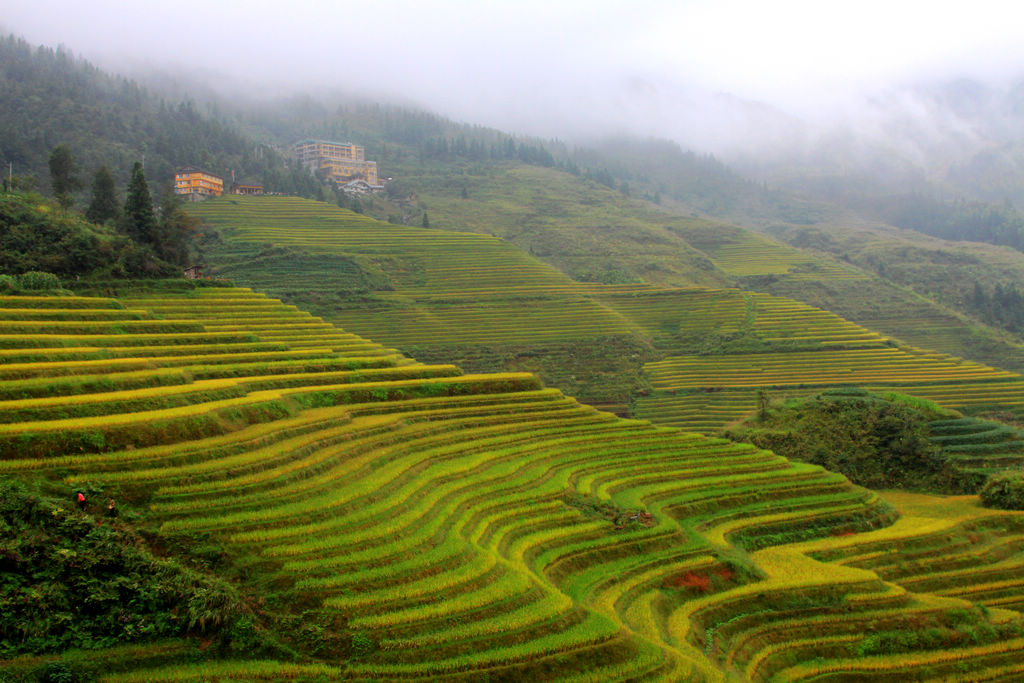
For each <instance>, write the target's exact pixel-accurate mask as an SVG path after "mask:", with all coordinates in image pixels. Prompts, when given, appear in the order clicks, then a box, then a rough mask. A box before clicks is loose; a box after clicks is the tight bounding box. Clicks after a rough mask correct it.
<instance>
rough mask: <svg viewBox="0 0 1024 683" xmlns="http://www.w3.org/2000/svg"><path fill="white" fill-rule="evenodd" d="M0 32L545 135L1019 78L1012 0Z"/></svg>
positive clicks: (595, 8)
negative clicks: (949, 81) (382, 100)
mask: <svg viewBox="0 0 1024 683" xmlns="http://www.w3.org/2000/svg"><path fill="white" fill-rule="evenodd" d="M0 27H2V28H3V30H5V31H7V32H12V33H15V34H18V35H21V36H23V37H25V38H26V39H27V40H29V41H30V42H33V43H42V44H47V45H51V46H56V45H58V44H64V45H66V46H67V47H68V48H70V49H71V50H72V51H74V52H75V53H77V54H80V55H82V56H84V57H85V58H87V59H89V60H90V61H93V62H95V63H98V64H100V65H101V66H104V67H107V68H114V69H117V68H118V67H119V66H120V67H123V70H125V71H135V70H137V68H138V67H140V66H147V65H150V66H156V67H159V68H162V69H165V68H175V69H178V68H182V72H181V73H183V74H184V75H185V79H184V80H187V77H188V74H189V73H195V74H200V73H202V74H203V75H204V76H209V75H210V74H215V75H222V76H224V77H226V78H227V79H228V80H231V81H235V82H241V81H242V80H243V79H245V80H248V81H249V82H250V83H259V84H260V85H261V86H262V87H261V88H260V90H261V91H263V92H279V91H282V90H284V89H295V90H311V89H313V88H323V87H331V88H332V89H336V90H349V91H357V92H366V91H370V92H378V93H395V94H398V95H401V96H403V97H405V98H406V99H409V100H413V101H416V102H419V103H422V104H423V105H425V106H428V107H431V108H433V109H435V110H438V111H441V112H442V113H445V114H448V115H451V116H454V117H455V118H458V119H460V120H466V121H470V122H478V123H484V124H488V125H497V126H501V127H506V128H513V129H519V130H523V129H526V132H535V133H540V134H565V132H564V129H566V128H569V129H571V128H572V126H573V125H580V126H584V127H586V126H594V125H597V122H598V121H599V120H607V121H608V122H610V124H611V125H617V126H628V119H629V116H630V115H631V114H630V106H631V104H630V102H631V101H632V100H633V99H634V96H637V95H642V94H645V93H646V94H648V95H650V94H651V93H657V94H658V97H657V99H658V100H659V102H660V103H661V104H660V105H659V106H660V107H662V111H661V115H669V114H668V112H667V110H665V107H666V106H667V105H665V102H666V101H671V102H672V103H673V104H672V105H671V106H669V107H668V109H671V107H674V106H677V105H678V103H680V102H684V103H685V102H686V101H687V98H688V97H691V98H692V97H696V95H694V93H696V92H708V91H710V92H728V93H731V94H735V95H737V96H739V97H742V98H747V99H754V100H761V101H765V102H769V103H771V104H773V105H776V106H780V107H782V108H784V109H787V108H788V109H791V110H794V111H796V110H799V109H800V108H801V107H803V108H805V109H806V108H807V107H809V106H812V105H813V106H818V105H821V104H822V103H827V102H828V101H829V100H830V99H832V98H836V97H840V96H842V95H843V94H846V93H848V92H849V91H850V90H851V89H859V88H874V87H883V86H886V85H890V84H893V83H897V82H904V81H908V80H911V79H917V78H931V77H939V76H946V75H948V76H961V75H968V76H982V77H989V78H997V79H1004V78H1009V77H1016V76H1019V75H1021V74H1024V2H1020V0H971V1H970V2H967V1H965V0H956V1H950V0H858V1H857V2H850V1H849V0H844V1H843V2H838V1H832V0H676V1H674V2H673V1H667V0H665V1H663V0H632V1H611V0H587V1H584V0H493V1H490V2H487V1H483V0H447V1H438V0H419V1H416V0H372V1H367V2H353V1H351V0H285V1H281V0H274V1H271V0H247V1H245V2H238V1H236V0H214V1H213V2H210V1H209V0H207V1H206V2H196V1H195V0H176V1H175V2H155V1H153V0H132V1H131V2H124V1H115V0H89V1H88V2H81V1H80V0H74V1H67V0H17V1H15V0H0ZM667 91H671V93H672V96H671V97H669V98H667V99H666V97H665V93H666V92H667ZM517 122H518V128H517ZM546 127H547V128H550V129H551V130H545V128H546ZM560 129H561V131H562V132H560Z"/></svg>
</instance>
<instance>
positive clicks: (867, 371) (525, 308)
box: [0, 197, 1024, 433]
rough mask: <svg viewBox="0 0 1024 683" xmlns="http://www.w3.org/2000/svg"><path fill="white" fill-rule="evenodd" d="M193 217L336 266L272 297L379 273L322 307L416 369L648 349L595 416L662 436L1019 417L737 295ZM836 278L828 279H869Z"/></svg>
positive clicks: (314, 206)
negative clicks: (417, 364)
mask: <svg viewBox="0 0 1024 683" xmlns="http://www.w3.org/2000/svg"><path fill="white" fill-rule="evenodd" d="M198 210H199V211H200V212H201V213H202V215H203V216H204V217H205V218H206V219H207V220H210V221H212V222H214V223H215V224H216V225H217V226H218V227H220V228H221V229H223V230H225V231H227V232H228V233H230V234H231V240H232V242H231V243H232V244H247V245H250V246H249V247H247V248H252V247H251V245H256V244H263V243H272V244H275V245H279V246H282V247H294V248H297V249H302V250H305V252H308V253H311V254H313V257H312V258H314V259H322V258H328V257H330V258H334V259H335V261H333V262H334V263H337V264H341V265H342V266H345V267H341V268H337V269H332V268H331V267H329V266H330V263H328V262H324V263H323V264H320V265H316V264H312V265H310V264H305V262H303V261H300V262H298V263H297V264H292V265H293V267H292V268H291V270H290V271H282V272H281V273H280V274H279V277H278V278H277V279H278V280H279V282H278V283H277V284H274V277H270V275H273V273H270V275H268V273H263V272H262V271H260V269H259V268H253V270H254V271H255V272H257V273H258V274H259V273H262V274H259V275H258V277H257V278H256V279H257V280H258V281H259V282H263V283H264V284H266V285H267V286H268V287H269V290H268V291H270V292H271V293H273V292H275V291H279V292H282V293H288V292H289V291H291V292H294V291H301V290H303V289H308V290H310V291H317V292H326V293H327V294H329V290H330V287H331V286H332V284H331V283H332V282H334V281H333V280H332V279H331V278H333V277H337V278H340V280H339V281H338V286H339V287H342V284H343V283H342V282H341V281H342V280H345V281H347V280H346V278H348V277H349V275H348V274H347V271H346V268H347V267H349V266H351V267H353V268H355V267H356V266H355V265H353V264H356V263H357V262H358V263H361V264H362V266H360V267H365V268H370V266H367V265H366V264H367V263H372V264H373V265H372V267H373V268H378V269H379V270H380V271H381V272H386V273H388V276H389V278H390V282H391V288H390V289H376V290H373V291H371V292H364V293H362V294H359V295H357V296H354V297H353V298H351V299H348V300H344V301H339V302H338V303H337V304H334V305H331V306H325V308H324V315H325V317H329V319H330V321H331V322H332V323H336V324H339V325H341V326H342V327H344V328H345V329H347V330H351V331H353V332H354V333H356V334H359V335H360V336H362V337H366V338H372V339H376V340H380V341H381V342H383V343H385V344H386V345H388V346H390V347H394V348H396V349H399V350H403V351H406V352H407V354H409V355H419V356H422V357H430V358H448V357H449V356H448V353H449V352H450V353H451V354H452V357H454V360H455V362H457V363H463V364H465V365H466V366H467V367H477V368H480V367H482V366H485V367H490V364H496V363H501V362H503V359H504V360H505V361H506V362H508V363H509V367H528V368H531V369H535V370H538V371H539V369H538V368H537V366H536V364H535V363H533V362H532V361H531V359H530V355H531V353H532V354H534V355H535V354H537V353H541V354H545V355H548V356H552V357H557V358H561V359H562V365H565V366H567V367H569V366H571V365H572V363H573V362H574V357H575V356H580V355H581V351H580V350H581V349H586V348H587V347H588V346H598V345H600V344H602V343H605V340H608V339H611V338H614V339H619V340H629V343H631V344H634V345H635V346H644V347H646V348H653V349H654V353H653V354H651V355H649V356H646V357H645V358H644V360H646V359H647V358H650V357H657V355H659V354H660V355H663V356H664V358H663V359H660V360H656V361H653V362H650V363H648V364H646V366H644V372H645V373H646V376H647V378H648V379H649V384H650V387H652V388H653V391H651V392H649V395H640V396H636V397H635V400H634V402H633V405H632V406H629V405H627V398H624V397H622V396H620V395H619V394H622V393H623V392H622V391H617V392H616V391H611V390H606V391H605V394H606V395H607V396H608V398H606V399H604V400H603V401H602V400H601V399H598V401H595V402H601V403H602V405H613V404H614V405H617V406H618V407H617V410H619V411H622V412H627V411H630V410H632V414H633V415H635V416H637V417H642V418H645V419H651V420H654V421H657V422H659V423H661V424H666V425H670V426H676V427H680V428H684V429H691V430H697V431H700V432H703V433H714V432H716V431H717V430H719V429H721V428H722V427H723V426H725V425H727V424H729V423H730V422H733V421H735V420H738V419H741V418H742V417H744V416H745V415H746V414H748V413H749V412H751V411H752V410H754V409H755V408H756V407H757V396H758V392H759V390H762V389H763V390H766V391H767V392H768V393H769V396H770V397H771V398H773V399H778V398H784V397H788V396H801V395H806V394H809V393H813V392H814V391H816V390H820V389H823V388H827V387H830V386H844V385H852V384H856V385H861V386H868V387H873V388H888V389H893V388H895V389H897V390H899V391H901V392H903V393H908V394H912V395H917V396H922V397H925V398H930V399H933V400H935V401H937V402H939V403H940V404H942V405H944V406H947V407H951V408H957V409H962V410H965V411H968V412H970V413H972V414H983V413H992V412H995V411H1009V412H1010V413H1012V414H1014V415H1017V416H1021V415H1024V393H1022V391H1021V388H1022V384H1021V382H1020V378H1019V376H1018V375H1016V374H1015V373H1010V372H1005V371H1001V370H998V369H997V368H993V367H988V366H984V365H980V364H977V363H971V362H968V361H964V360H961V359H958V358H955V357H953V356H949V355H943V354H933V353H929V352H926V351H922V350H919V349H915V348H912V347H907V346H903V345H900V344H899V343H897V342H896V341H894V340H893V339H891V338H889V337H887V336H885V335H883V334H879V333H877V332H874V331H872V330H869V329H867V328H864V327H861V326H859V325H857V324H854V323H851V322H850V321H848V320H844V319H843V318H841V317H839V316H836V315H834V314H832V313H829V312H827V311H823V310H821V309H818V308H814V307H812V306H808V305H806V304H802V303H799V302H796V301H793V300H791V299H786V298H783V297H776V296H771V295H767V294H760V293H753V292H744V291H741V290H738V289H707V288H700V287H692V288H671V287H656V286H651V285H644V284H635V285H596V284H583V283H576V282H573V281H571V280H569V279H568V278H567V277H565V276H564V275H562V274H561V273H558V272H557V271H555V270H554V269H552V268H550V267H548V266H547V265H545V264H543V263H541V262H540V261H538V260H536V259H534V258H533V257H531V256H530V255H528V254H526V253H524V252H523V251H521V250H519V249H517V248H516V247H514V246H513V245H511V244H510V243H507V242H504V241H502V240H499V239H496V238H493V237H489V236H485V235H474V234H471V233H464V232H446V231H441V230H427V229H422V228H412V227H408V226H397V225H391V224H386V223H380V222H378V221H373V220H371V219H368V218H365V217H362V216H358V215H355V214H352V213H349V212H345V211H342V210H339V209H337V208H335V207H332V206H330V205H327V204H323V203H317V202H309V201H306V200H300V199H288V198H274V197H263V198H258V197H257V198H237V199H228V200H224V201H219V202H208V203H204V204H203V205H202V206H201V207H200V208H199V209H198ZM705 251H707V252H708V253H709V254H711V255H713V256H714V257H715V258H716V259H721V263H720V264H719V265H722V267H726V268H727V269H728V268H733V269H734V270H736V274H741V275H755V274H761V275H764V274H771V273H776V272H777V273H789V275H787V277H798V276H800V272H798V271H801V272H802V271H807V273H812V272H813V273H814V277H816V278H819V279H820V278H821V277H825V276H826V275H828V273H826V272H825V271H828V268H826V266H825V265H822V264H823V263H825V262H824V261H822V262H821V263H818V261H815V260H814V259H811V257H808V256H807V255H806V254H805V253H804V252H800V251H798V250H794V249H792V248H790V247H786V246H784V245H780V244H777V243H775V242H772V241H771V240H768V239H767V238H764V237H761V236H757V235H754V234H752V233H745V232H743V231H737V233H736V235H735V236H734V238H733V239H730V240H728V241H724V242H721V243H709V244H708V245H705ZM755 255H756V258H754V256H755ZM359 259H363V261H359ZM730 259H731V260H730ZM800 259H803V261H801V260H800ZM808 259H810V260H808ZM280 263H281V264H282V266H283V264H285V263H287V258H285V259H282V260H281V261H280ZM303 264H305V265H303ZM723 264H724V265H723ZM730 264H731V265H730ZM744 264H748V265H744ZM749 264H760V265H757V267H758V268H761V269H762V270H761V271H758V272H757V273H754V272H750V273H747V272H742V273H741V272H740V271H741V270H743V268H752V267H754V266H752V265H749ZM764 264H767V265H764ZM307 266H308V267H309V268H310V269H309V270H306V267H307ZM835 268H836V269H838V270H837V271H836V273H833V274H834V275H835V277H836V278H840V279H842V278H848V277H854V278H857V277H862V276H861V275H860V274H859V273H858V272H857V271H853V270H848V269H845V267H843V266H840V265H836V266H835ZM737 269H738V270H737ZM765 269H767V270H765ZM275 272H276V271H275ZM829 272H831V271H829ZM829 277H831V276H829ZM260 278H263V279H262V280H260ZM826 279H827V278H826ZM283 283H288V284H287V285H285V284H283ZM284 290H287V291H284ZM327 294H325V296H326V295H327ZM317 296H319V294H318V295H317ZM315 299H316V297H312V298H310V299H309V300H310V301H314V300H315ZM302 300H305V299H302ZM222 329H223V328H222ZM223 331H224V332H228V331H230V330H228V329H223ZM0 345H2V343H0ZM513 347H515V348H513ZM702 347H704V348H702ZM509 349H512V350H511V351H510V350H509ZM517 354H522V357H518V356H517ZM508 358H512V360H511V361H508ZM642 362H643V361H642V360H638V361H636V367H635V368H633V369H632V373H633V375H634V376H637V377H639V376H640V364H641V363H642ZM571 374H572V371H567V372H566V373H565V375H566V376H564V377H563V376H560V375H556V374H553V373H551V374H549V375H546V376H550V377H552V379H553V380H557V381H558V382H559V385H560V386H572V387H574V389H575V390H579V391H586V389H587V387H588V382H589V386H596V383H597V382H600V381H602V380H603V378H601V377H588V378H587V379H586V380H583V381H581V382H576V381H575V379H574V378H573V377H570V376H569V375H571ZM628 381H629V382H633V381H634V380H633V379H630V380H628ZM625 383H627V382H624V384H625ZM642 385H643V383H642V381H636V386H642ZM630 386H633V385H630ZM613 395H614V398H612V396H613ZM591 400H594V399H593V398H591Z"/></svg>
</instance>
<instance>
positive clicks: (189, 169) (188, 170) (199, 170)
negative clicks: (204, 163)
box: [175, 166, 223, 180]
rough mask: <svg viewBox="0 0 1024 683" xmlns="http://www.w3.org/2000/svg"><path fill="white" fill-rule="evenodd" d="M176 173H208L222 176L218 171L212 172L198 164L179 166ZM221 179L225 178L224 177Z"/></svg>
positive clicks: (216, 176)
mask: <svg viewBox="0 0 1024 683" xmlns="http://www.w3.org/2000/svg"><path fill="white" fill-rule="evenodd" d="M175 173H205V174H206V175H212V176H213V177H214V178H220V176H219V175H217V174H216V173H211V172H210V171H207V170H206V169H205V168H199V167H198V166H185V167H184V168H179V169H178V170H177V171H175ZM221 179H222V180H223V178H221Z"/></svg>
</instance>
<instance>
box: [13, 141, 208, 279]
mask: <svg viewBox="0 0 1024 683" xmlns="http://www.w3.org/2000/svg"><path fill="white" fill-rule="evenodd" d="M49 170H50V173H49V176H50V178H49V179H50V186H51V188H53V197H54V205H49V204H47V203H46V202H45V201H44V199H43V198H42V197H41V196H39V195H37V194H35V193H34V192H30V191H29V192H25V191H21V190H20V188H19V186H18V183H14V182H10V179H5V180H4V194H3V195H2V196H0V272H2V273H5V274H8V275H20V274H23V273H26V272H35V271H42V272H46V273H52V274H55V275H58V276H60V277H64V278H67V277H76V278H77V277H81V276H86V277H89V276H101V277H115V278H116V277H145V276H167V275H173V274H177V273H180V267H181V266H183V265H187V264H188V263H189V261H190V259H191V258H192V250H191V246H192V240H193V238H194V236H195V234H196V229H197V227H198V220H197V219H195V218H193V217H192V216H190V215H189V214H188V213H186V212H185V210H184V208H183V206H182V201H181V198H180V197H179V196H177V195H176V194H175V193H174V191H173V187H171V186H170V185H167V186H166V187H165V188H164V191H163V192H162V193H161V194H160V196H159V199H158V200H157V201H155V202H154V198H153V194H152V193H151V192H150V189H149V183H148V182H147V180H146V175H145V171H144V169H143V166H142V163H141V162H135V163H134V164H133V165H132V167H131V169H130V171H129V181H128V183H127V186H126V187H125V189H124V193H123V195H122V194H121V193H120V192H119V191H118V183H117V181H116V179H115V176H114V173H112V172H111V170H110V168H109V166H107V165H105V164H104V165H101V166H100V167H99V168H97V169H96V170H95V172H94V173H93V176H92V182H91V185H90V188H89V193H88V205H87V206H86V207H85V209H84V213H79V212H78V211H76V210H75V195H74V194H73V192H74V191H76V190H77V189H80V188H82V186H83V183H82V182H81V179H80V177H79V167H78V165H77V163H76V161H75V157H74V155H73V154H72V152H71V150H70V149H69V148H68V147H67V146H66V145H57V146H56V147H54V148H53V150H52V151H51V152H50V156H49ZM122 196H123V199H122ZM51 206H52V208H51ZM58 209H59V211H58Z"/></svg>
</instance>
